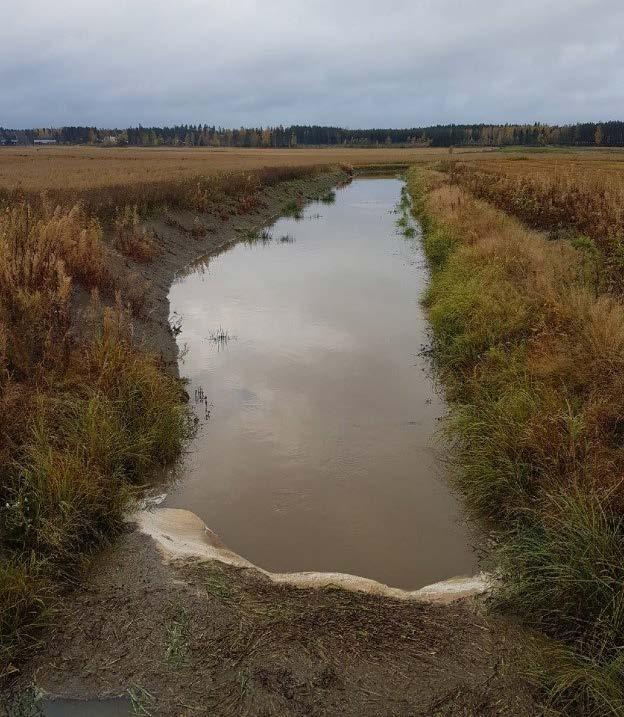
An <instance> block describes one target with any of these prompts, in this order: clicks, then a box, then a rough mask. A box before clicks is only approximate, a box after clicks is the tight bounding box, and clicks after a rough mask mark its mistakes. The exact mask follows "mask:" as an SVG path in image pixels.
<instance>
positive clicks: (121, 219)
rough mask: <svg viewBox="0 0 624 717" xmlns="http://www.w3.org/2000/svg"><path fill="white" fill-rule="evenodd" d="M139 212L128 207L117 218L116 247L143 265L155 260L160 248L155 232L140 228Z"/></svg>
mask: <svg viewBox="0 0 624 717" xmlns="http://www.w3.org/2000/svg"><path fill="white" fill-rule="evenodd" d="M140 221H141V219H140V216H139V210H138V208H137V207H136V206H133V207H131V206H128V205H126V206H125V207H124V208H123V210H118V211H117V215H116V217H115V247H116V248H117V249H118V250H119V251H120V252H121V253H122V254H123V255H124V256H127V257H129V258H131V259H134V260H135V261H138V262H140V263H142V264H146V263H148V262H150V261H152V260H153V259H154V257H155V256H156V255H157V254H158V247H157V245H156V241H155V235H154V233H153V232H149V231H148V230H146V229H144V228H142V227H141V226H140Z"/></svg>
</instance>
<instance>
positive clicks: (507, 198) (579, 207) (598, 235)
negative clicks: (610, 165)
mask: <svg viewBox="0 0 624 717" xmlns="http://www.w3.org/2000/svg"><path fill="white" fill-rule="evenodd" d="M444 169H445V171H446V172H447V174H448V176H449V177H450V179H451V181H453V182H455V183H457V184H458V185H460V186H463V187H465V188H466V189H468V190H469V191H470V192H471V193H472V194H474V195H475V196H477V197H480V198H483V199H486V200H487V201H489V202H492V203H494V204H495V205H496V206H498V207H500V208H501V209H503V210H505V211H506V212H509V213H511V214H514V215H515V216H517V217H519V218H520V219H522V220H523V221H524V222H526V223H528V224H529V225H530V226H532V227H535V228H538V229H544V230H548V231H549V232H551V235H552V236H553V238H557V237H559V236H565V235H566V234H570V233H572V234H582V235H585V236H587V237H588V238H589V239H591V240H592V241H593V242H594V243H595V245H596V246H597V247H598V249H599V250H600V251H601V253H602V254H603V256H604V264H605V266H604V272H603V279H604V281H605V288H609V289H615V290H617V291H621V290H622V289H624V181H623V179H622V177H623V176H624V175H623V174H622V172H621V171H618V172H604V173H601V172H596V171H587V170H586V168H580V167H579V166H577V165H575V164H571V165H556V166H555V167H554V168H551V171H548V172H545V171H540V168H539V165H537V166H536V167H535V171H534V172H532V173H528V172H527V171H524V172H518V171H514V170H515V169H516V168H515V165H509V164H507V165H503V166H501V165H499V166H498V167H497V168H496V169H493V168H489V167H487V166H480V167H476V166H474V165H468V164H466V163H445V165H444Z"/></svg>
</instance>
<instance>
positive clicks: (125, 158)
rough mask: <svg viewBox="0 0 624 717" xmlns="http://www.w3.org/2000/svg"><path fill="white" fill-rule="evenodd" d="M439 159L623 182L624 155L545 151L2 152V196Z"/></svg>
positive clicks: (519, 171)
mask: <svg viewBox="0 0 624 717" xmlns="http://www.w3.org/2000/svg"><path fill="white" fill-rule="evenodd" d="M443 159H458V160H462V161H469V162H479V164H482V163H483V165H484V166H485V167H487V168H491V169H492V170H496V171H501V170H504V171H505V172H509V173H513V174H514V175H525V174H532V173H534V172H536V171H537V172H540V173H552V172H555V171H563V172H573V173H579V172H581V173H586V172H589V173H590V174H593V175H596V174H598V175H603V174H605V173H606V174H607V176H609V177H610V178H612V179H613V180H614V181H622V182H624V151H621V150H607V149H605V150H597V149H587V150H586V149H583V150H576V151H574V150H564V149H556V150H546V151H534V152H529V153H527V151H526V149H525V148H518V150H517V151H510V150H505V151H498V150H495V149H492V148H479V147H475V148H474V149H473V148H458V149H455V150H454V152H453V153H452V155H451V154H449V150H448V149H446V148H396V147H393V148H379V149H377V148H367V149H364V148H362V149H352V148H320V149H308V148H305V149H296V150H289V149H237V148H222V149H205V148H193V149H187V148H180V149H172V148H154V149H151V148H99V147H86V146H85V147H46V148H24V147H20V148H0V189H10V190H12V189H15V188H16V187H18V186H19V187H20V188H22V189H23V190H24V191H26V192H33V191H41V190H44V189H56V188H61V187H62V188H65V189H67V190H81V189H82V190H88V189H94V188H98V187H107V186H113V185H119V184H132V183H145V182H161V181H172V180H176V179H188V178H192V177H196V176H201V175H208V174H212V173H215V172H225V171H245V170H252V169H259V168H262V167H304V166H310V165H327V164H340V163H343V164H348V165H353V166H355V167H358V166H365V165H369V164H396V163H415V162H417V163H421V162H432V161H437V160H443Z"/></svg>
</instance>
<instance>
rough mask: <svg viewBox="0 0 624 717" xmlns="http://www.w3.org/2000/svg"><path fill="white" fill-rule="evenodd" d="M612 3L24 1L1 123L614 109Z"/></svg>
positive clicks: (451, 116) (406, 121)
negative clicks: (51, 4) (103, 2)
mask: <svg viewBox="0 0 624 717" xmlns="http://www.w3.org/2000/svg"><path fill="white" fill-rule="evenodd" d="M623 27H624V4H622V3H621V1H620V0H550V1H549V2H548V3H545V2H543V0H539V1H538V0H525V1H524V2H523V3H518V2H517V0H516V1H515V2H510V1H509V0H498V1H497V0H482V2H481V3H479V4H475V3H466V2H463V1H460V0H412V1H411V2H410V1H409V0H386V1H385V2H383V3H380V2H378V0H377V1H376V2H373V1H372V0H359V1H358V2H356V1H355V0H342V1H341V2H335V0H334V1H333V2H330V1H329V0H306V1H305V2H304V1H302V0H291V1H290V2H288V1H287V0H264V1H263V2H259V1H257V0H230V2H229V3H225V2H223V1H222V0H221V2H215V1H214V0H177V2H175V3H172V2H170V0H168V1H167V2H163V1H162V0H149V1H148V0H133V1H132V2H131V1H130V0H127V1H123V0H112V1H111V2H110V3H108V4H106V5H102V4H101V3H97V4H96V3H94V2H88V1H87V2H78V1H77V0H57V1H56V2H55V3H54V5H53V6H50V4H49V3H43V2H41V1H39V0H23V2H21V3H20V9H19V12H16V13H5V14H4V15H3V20H2V24H1V25H0V125H3V126H15V127H25V126H45V125H60V124H97V125H100V126H125V125H128V124H138V123H142V124H144V125H149V124H172V123H176V122H193V123H195V122H207V123H210V124H221V125H225V126H237V125H241V124H243V125H261V124H262V125H266V124H276V123H284V124H290V123H319V124H338V125H343V126H349V127H366V126H415V125H422V124H430V123H437V122H440V123H446V122H479V121H494V122H501V121H502V122H504V121H535V120H541V121H548V122H568V121H577V120H579V121H581V120H592V119H593V120H598V119H614V118H619V117H620V113H621V105H622V97H623V93H624V73H623V72H622V70H623V69H624V47H623V40H622V28H623Z"/></svg>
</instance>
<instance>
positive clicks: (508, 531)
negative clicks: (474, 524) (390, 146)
mask: <svg viewBox="0 0 624 717" xmlns="http://www.w3.org/2000/svg"><path fill="white" fill-rule="evenodd" d="M451 169H452V168H451ZM481 174H482V173H481V172H475V171H474V170H470V169H467V170H466V169H464V170H461V172H460V173H459V181H464V179H465V181H466V185H467V186H468V185H470V186H472V184H470V182H471V181H474V186H475V189H478V188H479V187H481V186H482V185H481V184H480V178H481ZM457 177H458V173H457V172H455V173H453V174H451V175H450V176H448V175H445V174H441V173H436V172H429V173H427V174H422V173H419V172H418V171H416V170H412V171H411V174H410V189H411V192H412V195H413V196H414V208H415V211H416V212H417V213H418V215H419V216H420V217H421V218H422V221H423V225H424V228H425V236H424V246H425V251H426V253H427V255H428V257H429V261H430V264H431V267H432V270H433V275H432V280H431V284H430V287H429V290H428V293H427V297H426V305H427V307H428V312H429V317H430V320H431V323H432V326H433V330H434V335H435V340H434V354H435V358H436V362H437V364H438V366H439V368H440V371H441V375H442V377H443V379H444V382H445V385H446V387H447V394H448V398H449V401H450V404H451V412H450V416H449V419H448V423H447V429H448V432H449V435H450V436H451V438H452V439H453V441H454V445H455V453H454V458H455V480H456V483H457V486H458V488H459V490H460V491H461V493H462V494H463V495H464V497H465V500H466V505H467V506H468V508H469V510H470V511H471V512H472V514H473V515H474V516H476V517H477V518H478V519H480V520H481V521H482V524H483V525H484V527H485V529H486V531H487V532H488V534H489V536H490V537H491V541H489V542H490V547H491V550H490V559H491V562H492V567H493V569H494V570H495V571H496V573H497V574H498V575H499V576H500V584H499V586H498V589H497V591H496V592H495V596H494V599H495V602H496V604H497V605H498V606H499V607H502V608H504V609H506V610H509V612H511V613H512V614H513V615H515V616H517V617H520V618H521V619H523V620H524V621H525V622H526V624H527V625H529V626H531V627H533V628H536V629H538V630H539V631H541V632H542V633H543V634H544V635H547V636H548V637H549V638H552V639H553V640H554V642H547V643H540V644H539V649H538V651H537V652H536V654H535V655H534V658H535V660H536V663H535V664H534V665H533V670H534V675H535V677H536V679H538V680H539V681H541V682H542V683H543V684H544V685H545V686H546V687H547V689H548V691H549V694H550V696H551V698H552V700H553V702H554V703H555V704H556V705H557V706H558V707H562V708H563V709H564V712H565V714H570V713H572V714H575V713H577V712H579V713H581V714H592V715H593V714H596V715H605V716H606V715H612V714H624V662H623V661H622V657H621V654H620V652H621V644H622V641H623V640H624V623H623V621H622V615H623V614H624V593H623V591H622V585H623V584H624V548H623V547H622V546H624V518H623V511H624V490H623V486H622V474H623V472H624V444H623V442H622V421H623V417H624V379H623V376H624V304H623V303H622V301H621V299H620V298H617V297H615V296H614V295H612V294H608V293H605V292H604V291H602V290H601V287H602V284H603V282H602V276H601V274H602V272H601V269H600V267H599V266H596V264H595V254H594V252H593V251H592V250H591V245H588V243H587V242H586V241H576V239H577V237H574V236H572V237H568V238H565V239H560V240H558V241H553V240H551V239H549V238H548V237H547V236H546V235H544V234H542V233H538V232H536V231H532V230H530V229H528V228H526V227H525V226H523V225H521V224H520V223H519V222H518V221H517V220H515V219H514V218H512V217H510V216H509V215H507V214H505V213H503V212H501V211H499V210H498V209H496V208H494V207H493V206H491V205H490V204H488V203H486V202H483V201H481V200H479V199H476V198H475V197H474V196H473V195H472V194H471V193H469V192H468V191H466V189H464V188H462V187H458V186H456V185H455V183H456V182H457V181H458V179H457ZM506 181H507V180H506V179H505V178H503V180H501V184H500V185H499V184H498V183H497V182H498V179H497V175H496V176H494V182H495V183H494V184H493V186H496V187H499V186H500V187H504V186H505V184H504V183H505V182H506ZM509 181H510V184H509V186H510V187H512V188H513V187H516V186H526V185H525V184H519V185H516V184H515V181H516V180H509ZM485 186H489V185H487V184H486V185H485ZM529 186H533V185H529ZM538 186H551V187H552V186H555V187H559V186H560V185H558V184H556V183H555V184H552V183H551V184H548V183H546V184H545V185H538ZM566 186H569V185H566ZM571 192H572V193H571V194H570V196H568V198H567V201H568V202H569V206H570V214H571V216H572V217H575V216H581V215H582V212H583V211H584V208H583V206H576V205H575V203H574V201H573V200H572V198H571V197H572V196H573V190H571ZM554 196H555V199H554V200H553V201H554V202H555V203H556V201H557V200H556V197H557V195H556V194H555V195H554ZM575 196H576V197H577V198H579V197H580V198H581V200H579V201H580V203H581V205H582V204H583V201H584V198H585V195H584V194H582V193H579V194H576V195H575ZM493 197H495V198H496V199H497V202H498V203H501V204H502V203H504V202H506V201H509V202H510V203H512V202H514V199H513V198H506V195H505V192H504V189H500V191H499V192H497V193H496V194H494V195H493ZM514 206H515V204H514ZM605 206H609V204H608V203H607V204H606V205H605ZM544 225H545V226H547V221H546V219H545V218H544ZM571 226H573V224H571Z"/></svg>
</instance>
